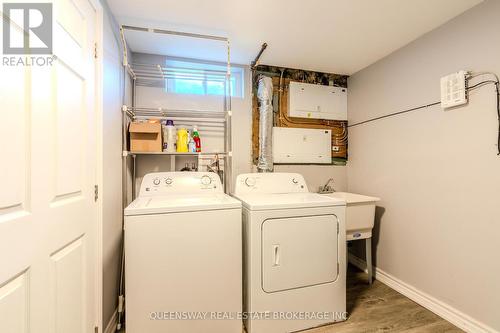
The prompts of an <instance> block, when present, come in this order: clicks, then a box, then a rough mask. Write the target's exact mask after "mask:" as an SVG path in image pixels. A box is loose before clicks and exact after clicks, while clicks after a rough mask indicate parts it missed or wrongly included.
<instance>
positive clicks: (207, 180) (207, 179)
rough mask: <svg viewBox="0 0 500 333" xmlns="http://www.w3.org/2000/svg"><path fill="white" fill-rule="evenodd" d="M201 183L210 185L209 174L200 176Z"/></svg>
mask: <svg viewBox="0 0 500 333" xmlns="http://www.w3.org/2000/svg"><path fill="white" fill-rule="evenodd" d="M201 183H202V184H203V185H210V183H212V179H211V178H210V177H209V176H203V177H201Z"/></svg>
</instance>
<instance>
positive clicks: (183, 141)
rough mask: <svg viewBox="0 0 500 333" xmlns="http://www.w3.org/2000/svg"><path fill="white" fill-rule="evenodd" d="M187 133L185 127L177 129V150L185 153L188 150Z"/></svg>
mask: <svg viewBox="0 0 500 333" xmlns="http://www.w3.org/2000/svg"><path fill="white" fill-rule="evenodd" d="M188 142H189V135H188V131H187V129H185V128H180V129H179V130H178V131H177V152H178V153H187V152H188V151H189V150H188Z"/></svg>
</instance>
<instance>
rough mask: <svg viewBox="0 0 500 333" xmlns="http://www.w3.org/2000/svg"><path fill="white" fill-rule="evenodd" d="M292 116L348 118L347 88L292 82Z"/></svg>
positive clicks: (289, 111) (290, 114) (289, 113)
mask: <svg viewBox="0 0 500 333" xmlns="http://www.w3.org/2000/svg"><path fill="white" fill-rule="evenodd" d="M288 115H289V116H290V117H298V118H311V119H330V120H347V88H342V87H335V86H324V85H318V84H309V83H301V82H293V81H292V82H290V86H289V90H288Z"/></svg>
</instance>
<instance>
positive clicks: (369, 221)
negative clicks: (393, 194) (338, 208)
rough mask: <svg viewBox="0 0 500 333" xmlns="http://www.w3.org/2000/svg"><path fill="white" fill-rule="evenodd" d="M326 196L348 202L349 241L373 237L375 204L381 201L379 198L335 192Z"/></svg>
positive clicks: (347, 233) (347, 235)
mask: <svg viewBox="0 0 500 333" xmlns="http://www.w3.org/2000/svg"><path fill="white" fill-rule="evenodd" d="M324 195H328V196H330V197H333V198H338V199H343V200H345V201H346V203H347V207H346V213H345V215H346V223H345V225H346V237H347V240H355V239H364V238H371V237H372V229H373V224H374V220H375V204H376V202H377V201H379V200H380V199H379V198H376V197H369V196H366V195H361V194H355V193H347V192H333V193H326V194H324Z"/></svg>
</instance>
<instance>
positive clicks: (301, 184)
mask: <svg viewBox="0 0 500 333" xmlns="http://www.w3.org/2000/svg"><path fill="white" fill-rule="evenodd" d="M307 192H309V190H308V188H307V184H306V181H305V180H304V177H302V175H301V174H298V173H281V172H270V173H244V174H241V175H239V176H238V177H237V178H236V184H235V189H234V194H235V195H241V194H246V193H262V194H272V193H274V194H279V193H307Z"/></svg>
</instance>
